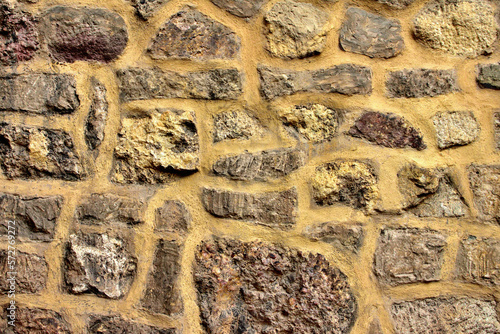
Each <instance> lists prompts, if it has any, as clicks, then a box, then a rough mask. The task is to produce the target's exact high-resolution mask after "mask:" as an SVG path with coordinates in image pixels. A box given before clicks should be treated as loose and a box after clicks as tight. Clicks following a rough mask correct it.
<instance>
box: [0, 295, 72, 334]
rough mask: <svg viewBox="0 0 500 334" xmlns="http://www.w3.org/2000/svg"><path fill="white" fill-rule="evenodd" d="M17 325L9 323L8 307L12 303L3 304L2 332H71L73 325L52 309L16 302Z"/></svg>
mask: <svg viewBox="0 0 500 334" xmlns="http://www.w3.org/2000/svg"><path fill="white" fill-rule="evenodd" d="M15 306H16V311H15V315H16V319H15V321H14V324H15V326H14V327H12V326H11V325H9V324H8V323H7V321H9V320H10V319H9V318H7V314H10V313H9V312H10V311H9V310H7V308H8V307H10V304H5V305H3V307H2V309H3V315H2V317H1V319H0V332H2V333H4V334H11V333H16V334H71V333H72V332H71V327H70V325H69V324H68V323H67V322H66V320H64V319H63V317H62V316H61V315H60V314H59V313H57V312H55V311H52V310H46V309H42V308H31V307H30V308H28V307H19V304H18V303H17V302H16V305H15Z"/></svg>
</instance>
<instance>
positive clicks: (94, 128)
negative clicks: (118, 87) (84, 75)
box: [85, 78, 108, 150]
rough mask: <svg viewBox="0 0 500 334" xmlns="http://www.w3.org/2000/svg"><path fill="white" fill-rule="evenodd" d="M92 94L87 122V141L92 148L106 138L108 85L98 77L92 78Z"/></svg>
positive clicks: (96, 146)
mask: <svg viewBox="0 0 500 334" xmlns="http://www.w3.org/2000/svg"><path fill="white" fill-rule="evenodd" d="M91 84H92V96H91V101H92V104H91V105H90V110H89V115H88V116H87V123H86V124H85V143H86V144H87V146H88V147H89V149H91V150H95V149H96V148H98V147H99V146H100V145H101V142H102V141H103V139H104V128H105V126H106V118H107V117H108V100H107V98H106V87H104V85H103V84H102V83H101V82H99V81H98V80H97V79H95V78H92V80H91Z"/></svg>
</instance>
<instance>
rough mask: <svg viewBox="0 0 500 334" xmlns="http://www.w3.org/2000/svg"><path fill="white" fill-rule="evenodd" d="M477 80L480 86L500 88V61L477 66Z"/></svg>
mask: <svg viewBox="0 0 500 334" xmlns="http://www.w3.org/2000/svg"><path fill="white" fill-rule="evenodd" d="M477 69H478V72H479V73H478V74H477V82H478V84H479V86H481V87H482V88H490V89H500V63H498V64H482V65H478V66H477Z"/></svg>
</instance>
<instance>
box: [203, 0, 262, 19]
mask: <svg viewBox="0 0 500 334" xmlns="http://www.w3.org/2000/svg"><path fill="white" fill-rule="evenodd" d="M211 1H212V2H213V3H214V5H216V6H218V7H220V8H222V9H225V10H227V11H228V12H229V13H231V14H233V15H236V16H238V17H244V18H246V17H252V16H254V15H255V14H257V13H258V12H259V10H260V7H262V5H263V4H264V2H266V0H211Z"/></svg>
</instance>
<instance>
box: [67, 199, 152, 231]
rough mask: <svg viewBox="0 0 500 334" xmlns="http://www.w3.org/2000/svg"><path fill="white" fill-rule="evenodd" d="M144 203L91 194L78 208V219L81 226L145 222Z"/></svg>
mask: <svg viewBox="0 0 500 334" xmlns="http://www.w3.org/2000/svg"><path fill="white" fill-rule="evenodd" d="M144 207H145V205H144V203H143V202H142V201H140V200H136V199H132V198H126V197H120V196H116V195H113V194H91V195H90V197H88V198H85V199H84V201H83V203H82V204H80V205H79V206H78V207H77V208H76V219H77V220H78V222H79V223H81V224H88V225H111V224H116V223H118V224H130V225H135V224H139V223H142V222H143V218H142V212H143V211H144Z"/></svg>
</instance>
